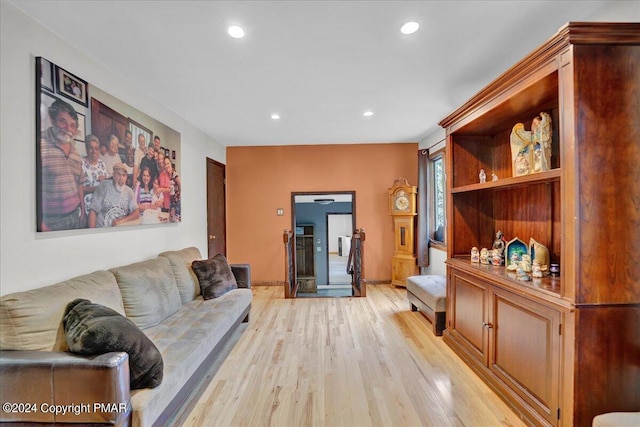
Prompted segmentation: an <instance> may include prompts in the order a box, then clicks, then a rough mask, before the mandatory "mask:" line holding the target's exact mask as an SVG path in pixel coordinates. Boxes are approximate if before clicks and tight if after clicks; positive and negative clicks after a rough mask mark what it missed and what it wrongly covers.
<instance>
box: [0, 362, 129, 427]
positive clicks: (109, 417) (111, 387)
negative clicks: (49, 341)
mask: <svg viewBox="0 0 640 427" xmlns="http://www.w3.org/2000/svg"><path fill="white" fill-rule="evenodd" d="M0 377H1V378H2V387H0V401H1V402H2V404H3V407H2V410H1V411H0V422H14V423H15V422H27V423H35V422H39V423H83V424H87V423H106V424H114V425H127V424H128V422H129V415H130V412H131V403H130V399H129V397H130V390H129V356H128V355H127V353H123V352H112V353H105V354H101V355H97V356H81V355H77V354H73V353H65V352H59V351H11V350H3V351H0Z"/></svg>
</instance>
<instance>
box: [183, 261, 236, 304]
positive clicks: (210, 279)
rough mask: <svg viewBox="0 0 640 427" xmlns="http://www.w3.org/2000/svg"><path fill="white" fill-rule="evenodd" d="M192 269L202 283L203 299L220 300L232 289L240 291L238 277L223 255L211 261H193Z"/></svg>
mask: <svg viewBox="0 0 640 427" xmlns="http://www.w3.org/2000/svg"><path fill="white" fill-rule="evenodd" d="M191 268H193V272H194V273H196V276H197V277H198V282H200V293H201V294H202V298H204V299H206V300H207V299H213V298H218V297H219V296H222V295H224V294H225V293H227V292H229V291H230V290H232V289H238V283H237V282H236V277H235V276H234V275H233V272H232V271H231V267H230V266H229V263H228V262H227V259H226V258H225V257H224V255H222V254H218V255H216V256H214V257H213V258H211V259H205V260H201V261H193V262H192V263H191Z"/></svg>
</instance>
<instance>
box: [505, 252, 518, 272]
mask: <svg viewBox="0 0 640 427" xmlns="http://www.w3.org/2000/svg"><path fill="white" fill-rule="evenodd" d="M519 266H520V255H518V254H517V253H516V252H514V253H512V254H511V259H510V260H509V265H508V266H507V270H510V271H516V270H517V269H518V268H519Z"/></svg>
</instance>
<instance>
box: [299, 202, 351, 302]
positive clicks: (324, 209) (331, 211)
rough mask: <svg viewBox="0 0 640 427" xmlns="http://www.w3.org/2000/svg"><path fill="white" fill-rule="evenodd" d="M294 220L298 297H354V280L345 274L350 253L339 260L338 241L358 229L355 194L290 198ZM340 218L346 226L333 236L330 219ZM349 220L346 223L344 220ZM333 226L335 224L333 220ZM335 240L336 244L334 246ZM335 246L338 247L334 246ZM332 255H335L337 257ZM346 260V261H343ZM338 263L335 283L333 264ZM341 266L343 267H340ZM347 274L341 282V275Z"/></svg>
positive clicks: (342, 277)
mask: <svg viewBox="0 0 640 427" xmlns="http://www.w3.org/2000/svg"><path fill="white" fill-rule="evenodd" d="M291 206H292V208H291V212H292V216H291V220H292V230H294V232H295V233H294V234H295V237H294V242H295V245H296V246H295V248H296V249H295V250H296V280H297V283H298V293H297V296H298V297H333V296H351V294H352V288H351V276H350V275H349V274H347V273H346V262H347V259H348V255H349V254H348V252H346V253H345V256H344V257H339V258H338V252H339V248H338V238H337V235H338V234H336V237H335V239H334V237H331V236H333V234H332V233H334V232H335V233H341V234H340V235H342V236H343V237H344V236H347V235H348V236H351V234H352V232H353V230H354V229H355V224H356V219H355V214H354V212H355V192H354V191H319V192H313V193H311V192H304V193H292V194H291ZM337 216H341V217H342V222H344V223H345V224H343V226H342V227H341V228H340V229H339V231H332V232H331V233H330V223H329V221H330V220H329V218H333V217H337ZM345 218H346V219H345ZM331 222H332V225H333V222H334V221H333V220H331ZM333 240H335V242H333ZM334 243H335V244H334ZM349 243H350V242H349ZM330 252H335V257H334V256H332V255H334V254H331V253H330ZM342 258H343V259H342ZM332 259H336V260H337V261H338V263H337V265H336V268H335V269H334V270H333V271H335V276H336V277H335V280H334V282H335V283H332V280H333V279H332V278H331V277H332V276H331V271H332V270H331V268H330V267H331V260H332ZM341 265H342V267H341ZM340 272H344V274H342V276H340V277H339V278H338V274H340Z"/></svg>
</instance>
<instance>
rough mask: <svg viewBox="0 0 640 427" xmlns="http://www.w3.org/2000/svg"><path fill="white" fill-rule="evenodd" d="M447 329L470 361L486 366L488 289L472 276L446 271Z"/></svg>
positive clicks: (453, 270)
mask: <svg viewBox="0 0 640 427" xmlns="http://www.w3.org/2000/svg"><path fill="white" fill-rule="evenodd" d="M449 274H450V281H451V287H450V289H449V298H450V301H449V311H448V313H447V317H448V320H447V329H449V333H450V334H451V336H452V338H454V339H455V340H456V341H457V342H458V343H459V344H460V345H461V346H462V347H463V348H464V349H465V350H466V352H467V353H468V354H469V355H470V356H471V357H473V358H475V359H477V360H478V361H479V362H480V363H481V364H482V365H485V366H486V364H487V360H488V359H487V351H486V347H487V346H486V343H487V329H486V328H485V327H483V325H484V324H485V323H486V319H487V310H486V301H487V299H486V297H485V295H486V292H487V287H488V285H487V284H486V283H484V282H482V281H480V280H478V279H476V278H474V277H472V276H469V275H467V274H464V273H461V272H459V271H457V270H455V269H450V273H449Z"/></svg>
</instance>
